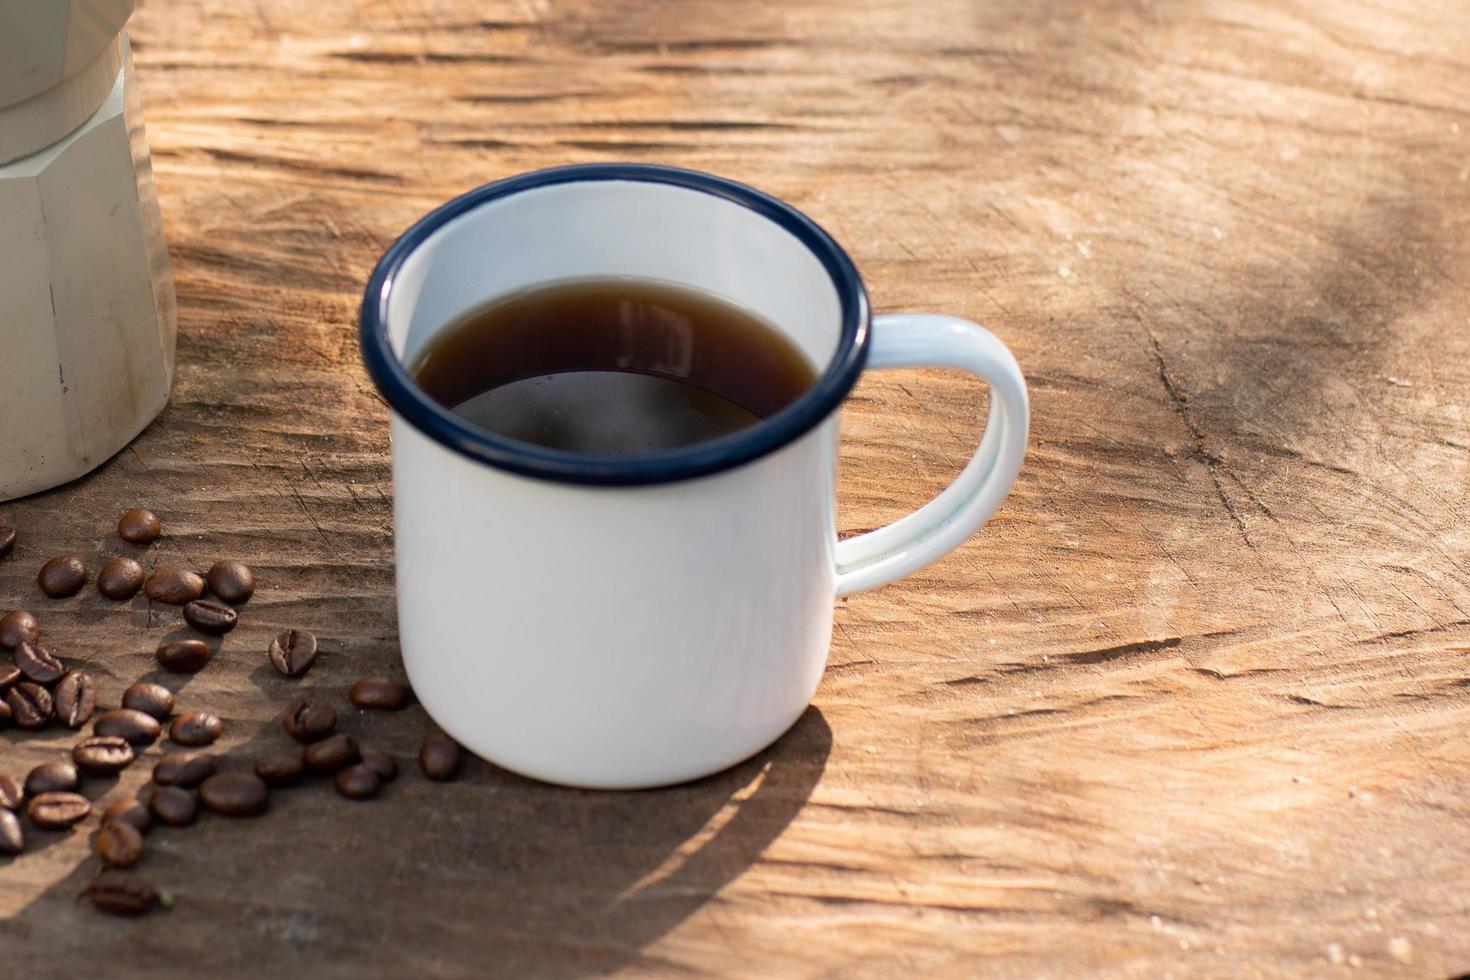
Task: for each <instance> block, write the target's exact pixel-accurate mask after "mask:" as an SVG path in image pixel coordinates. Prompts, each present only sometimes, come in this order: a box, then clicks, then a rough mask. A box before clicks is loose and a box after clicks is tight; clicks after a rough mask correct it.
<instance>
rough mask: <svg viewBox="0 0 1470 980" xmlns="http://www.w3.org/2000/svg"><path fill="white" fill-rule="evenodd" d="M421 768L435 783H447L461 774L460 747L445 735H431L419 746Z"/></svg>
mask: <svg viewBox="0 0 1470 980" xmlns="http://www.w3.org/2000/svg"><path fill="white" fill-rule="evenodd" d="M419 768H421V769H422V770H423V771H424V775H425V776H428V777H429V778H430V779H432V780H434V781H435V782H441V783H442V782H445V781H446V780H450V779H453V778H454V774H455V773H457V772H459V746H458V745H456V744H455V743H454V742H453V741H451V740H450V739H448V738H445V737H444V736H443V735H430V736H429V737H428V738H426V739H424V744H423V745H421V746H419Z"/></svg>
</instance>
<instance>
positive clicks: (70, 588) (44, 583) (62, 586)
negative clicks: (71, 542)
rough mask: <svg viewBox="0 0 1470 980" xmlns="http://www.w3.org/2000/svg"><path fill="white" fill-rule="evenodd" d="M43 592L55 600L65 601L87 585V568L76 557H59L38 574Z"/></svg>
mask: <svg viewBox="0 0 1470 980" xmlns="http://www.w3.org/2000/svg"><path fill="white" fill-rule="evenodd" d="M36 582H37V583H38V584H39V585H40V586H41V591H42V592H44V593H46V594H47V595H49V596H50V597H51V598H53V599H65V598H66V597H67V596H71V595H76V594H77V593H78V592H80V591H82V586H84V585H86V584H87V566H86V565H83V564H82V560H81V559H80V558H78V557H77V556H76V555H57V556H56V557H55V558H52V559H51V560H50V561H48V562H46V564H44V565H42V566H41V571H40V572H38V573H37V574H36Z"/></svg>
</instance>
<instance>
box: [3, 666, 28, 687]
mask: <svg viewBox="0 0 1470 980" xmlns="http://www.w3.org/2000/svg"><path fill="white" fill-rule="evenodd" d="M25 676H26V675H25V674H22V673H21V672H20V668H19V667H17V666H16V665H15V664H14V663H8V664H0V692H3V691H8V690H10V688H11V687H12V686H13V685H14V684H15V683H16V682H17V681H21V680H24V679H25Z"/></svg>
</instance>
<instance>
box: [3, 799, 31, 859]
mask: <svg viewBox="0 0 1470 980" xmlns="http://www.w3.org/2000/svg"><path fill="white" fill-rule="evenodd" d="M25 846H26V835H25V833H24V831H22V830H21V829H20V817H17V816H16V815H15V811H13V810H0V854H4V855H7V856H8V855H14V854H19V853H20V852H21V851H23V850H25Z"/></svg>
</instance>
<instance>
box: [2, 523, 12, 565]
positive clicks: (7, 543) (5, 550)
mask: <svg viewBox="0 0 1470 980" xmlns="http://www.w3.org/2000/svg"><path fill="white" fill-rule="evenodd" d="M14 547H15V525H14V524H11V523H10V522H9V521H7V520H6V519H5V518H3V517H0V558H4V557H5V556H6V555H8V554H10V549H11V548H14Z"/></svg>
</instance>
